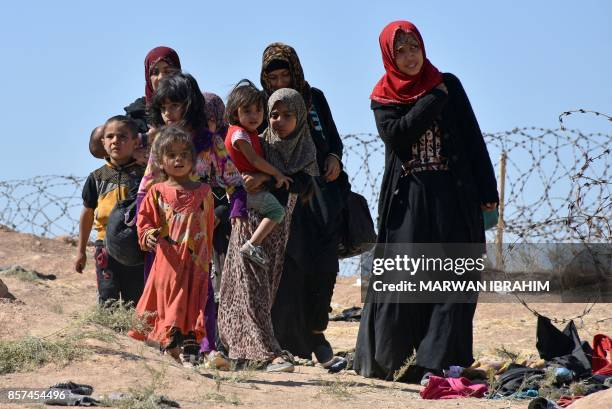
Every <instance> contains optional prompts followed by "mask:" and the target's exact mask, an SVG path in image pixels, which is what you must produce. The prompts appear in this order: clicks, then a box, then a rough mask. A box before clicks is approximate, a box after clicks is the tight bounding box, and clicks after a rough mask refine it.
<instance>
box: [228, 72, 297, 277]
mask: <svg viewBox="0 0 612 409" xmlns="http://www.w3.org/2000/svg"><path fill="white" fill-rule="evenodd" d="M265 103H266V97H265V94H264V93H263V92H262V91H260V90H258V89H257V87H256V86H255V85H254V84H253V83H252V82H251V81H248V80H242V81H240V82H239V83H238V84H236V86H235V87H234V89H233V90H232V92H230V94H229V96H228V97H227V107H226V110H225V115H226V117H227V120H228V122H229V123H230V127H229V129H228V131H227V135H226V137H225V146H226V148H227V151H228V152H229V154H230V157H231V158H232V162H234V164H235V165H236V168H238V170H239V171H240V173H244V172H263V173H266V174H268V175H270V176H272V177H274V179H276V187H277V188H279V187H282V186H285V188H288V187H289V183H290V182H292V180H291V178H289V177H287V176H285V175H284V174H283V173H281V172H280V171H279V170H278V169H276V168H275V167H274V166H272V165H271V164H270V163H269V162H268V161H267V160H266V159H265V158H264V152H263V149H262V147H261V143H260V141H259V135H258V134H257V128H258V127H259V125H261V123H262V122H263V116H264V106H265ZM247 207H248V208H249V209H253V210H255V211H256V212H258V213H259V214H261V215H262V216H263V217H264V219H263V220H262V221H261V223H260V224H259V226H258V227H257V229H256V230H255V232H254V233H253V236H251V239H250V240H247V241H246V243H244V245H243V246H242V247H241V248H240V253H241V254H242V255H243V256H244V257H246V258H248V259H249V260H251V261H252V262H254V263H255V264H257V265H258V266H260V267H263V268H265V267H266V266H267V264H268V257H267V255H266V254H265V252H264V251H263V248H262V246H261V243H262V242H263V240H264V239H265V238H266V237H267V236H268V234H269V233H270V232H271V231H272V229H274V227H275V226H276V225H277V224H278V223H280V222H281V221H282V220H283V218H284V217H285V208H284V207H283V206H282V205H281V204H280V203H279V202H278V200H277V199H276V197H274V195H273V194H272V193H270V192H268V191H266V190H261V191H258V192H255V193H247Z"/></svg>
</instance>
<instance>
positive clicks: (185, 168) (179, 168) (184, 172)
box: [162, 142, 193, 179]
mask: <svg viewBox="0 0 612 409" xmlns="http://www.w3.org/2000/svg"><path fill="white" fill-rule="evenodd" d="M162 167H163V169H164V172H165V173H166V174H167V175H168V176H170V177H173V178H175V179H176V178H184V177H186V176H188V175H189V173H190V172H191V168H192V167H193V158H192V156H191V151H190V150H189V147H187V146H185V145H184V144H182V143H178V142H175V143H173V144H172V145H170V149H168V150H167V151H166V152H165V153H164V155H163V157H162Z"/></svg>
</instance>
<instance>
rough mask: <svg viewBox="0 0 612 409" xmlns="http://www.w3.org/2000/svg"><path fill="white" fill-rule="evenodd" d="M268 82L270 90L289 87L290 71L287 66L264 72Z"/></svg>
mask: <svg viewBox="0 0 612 409" xmlns="http://www.w3.org/2000/svg"><path fill="white" fill-rule="evenodd" d="M266 78H267V79H268V83H269V84H270V87H272V91H276V90H277V89H281V88H291V72H289V70H288V69H287V68H280V69H278V70H274V71H270V72H269V73H267V74H266Z"/></svg>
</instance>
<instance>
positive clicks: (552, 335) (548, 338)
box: [536, 315, 593, 378]
mask: <svg viewBox="0 0 612 409" xmlns="http://www.w3.org/2000/svg"><path fill="white" fill-rule="evenodd" d="M536 337H537V342H536V348H537V349H538V352H539V354H540V357H541V358H543V359H545V360H546V361H550V362H551V363H553V364H556V365H559V366H562V367H565V368H567V369H569V370H572V371H574V373H576V376H577V377H578V378H582V377H584V376H589V375H591V356H592V354H593V351H592V349H591V346H590V345H589V344H588V342H582V341H580V337H579V336H578V330H577V329H576V325H575V324H574V321H573V320H572V321H570V322H569V323H568V324H567V325H566V326H565V328H564V329H563V331H559V329H557V327H555V326H554V325H553V324H552V322H551V321H550V318H548V317H544V316H542V315H538V324H537V331H536Z"/></svg>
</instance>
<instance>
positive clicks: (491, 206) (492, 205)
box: [480, 202, 497, 211]
mask: <svg viewBox="0 0 612 409" xmlns="http://www.w3.org/2000/svg"><path fill="white" fill-rule="evenodd" d="M496 207H497V203H496V202H492V203H484V204H481V205H480V208H481V209H482V210H486V211H491V210H495V208H496Z"/></svg>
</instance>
